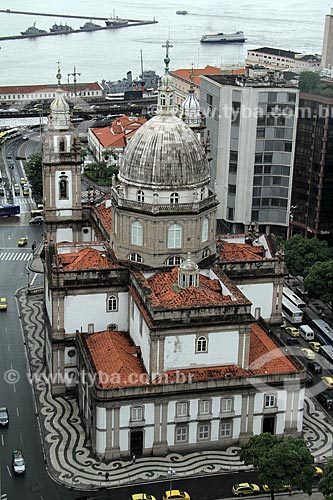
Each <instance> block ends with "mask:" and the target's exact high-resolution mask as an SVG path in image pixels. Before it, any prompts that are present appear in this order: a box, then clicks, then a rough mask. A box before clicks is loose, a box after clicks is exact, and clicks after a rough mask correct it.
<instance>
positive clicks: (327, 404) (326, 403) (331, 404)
mask: <svg viewBox="0 0 333 500" xmlns="http://www.w3.org/2000/svg"><path fill="white" fill-rule="evenodd" d="M317 400H318V401H319V403H320V404H321V405H322V406H323V407H324V408H326V409H327V410H330V409H332V408H333V393H332V392H331V391H324V392H321V393H320V394H318V395H317Z"/></svg>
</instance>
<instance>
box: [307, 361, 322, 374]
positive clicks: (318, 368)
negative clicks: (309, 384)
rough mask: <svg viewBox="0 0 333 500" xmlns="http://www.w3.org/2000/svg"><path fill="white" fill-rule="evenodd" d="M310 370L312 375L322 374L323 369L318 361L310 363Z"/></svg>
mask: <svg viewBox="0 0 333 500" xmlns="http://www.w3.org/2000/svg"><path fill="white" fill-rule="evenodd" d="M308 370H309V371H310V372H312V373H322V371H323V369H322V367H321V366H320V364H319V363H318V362H317V361H310V363H308Z"/></svg>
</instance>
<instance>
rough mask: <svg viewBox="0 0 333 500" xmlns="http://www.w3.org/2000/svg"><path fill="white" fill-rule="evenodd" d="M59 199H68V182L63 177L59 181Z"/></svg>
mask: <svg viewBox="0 0 333 500" xmlns="http://www.w3.org/2000/svg"><path fill="white" fill-rule="evenodd" d="M59 198H60V199H61V200H67V199H68V181H67V179H66V178H64V177H62V178H61V179H60V181H59Z"/></svg>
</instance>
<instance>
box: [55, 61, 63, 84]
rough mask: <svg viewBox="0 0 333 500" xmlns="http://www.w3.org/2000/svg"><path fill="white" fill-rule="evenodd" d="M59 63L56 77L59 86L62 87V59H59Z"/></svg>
mask: <svg viewBox="0 0 333 500" xmlns="http://www.w3.org/2000/svg"><path fill="white" fill-rule="evenodd" d="M57 64H58V73H57V74H56V79H57V80H58V86H59V87H60V81H61V78H62V74H61V73H60V61H57Z"/></svg>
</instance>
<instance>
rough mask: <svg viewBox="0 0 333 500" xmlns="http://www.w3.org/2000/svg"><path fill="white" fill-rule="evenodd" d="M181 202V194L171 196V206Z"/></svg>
mask: <svg viewBox="0 0 333 500" xmlns="http://www.w3.org/2000/svg"><path fill="white" fill-rule="evenodd" d="M178 201H179V194H178V193H171V195H170V203H171V205H176V204H177V203H178Z"/></svg>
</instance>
